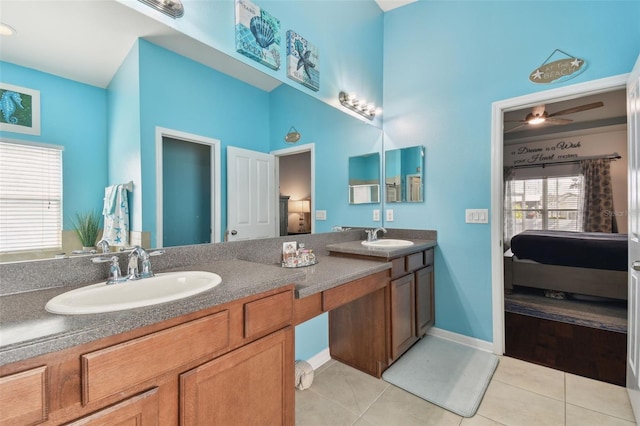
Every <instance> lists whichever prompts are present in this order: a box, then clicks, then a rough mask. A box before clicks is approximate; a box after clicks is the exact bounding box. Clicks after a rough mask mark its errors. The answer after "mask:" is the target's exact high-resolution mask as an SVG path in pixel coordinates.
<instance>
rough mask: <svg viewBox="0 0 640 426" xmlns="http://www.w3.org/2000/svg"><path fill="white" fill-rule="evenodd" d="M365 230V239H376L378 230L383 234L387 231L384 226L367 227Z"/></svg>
mask: <svg viewBox="0 0 640 426" xmlns="http://www.w3.org/2000/svg"><path fill="white" fill-rule="evenodd" d="M365 231H366V233H367V241H377V240H378V231H382V232H383V233H384V234H386V233H387V230H386V229H384V228H376V229H367V230H365Z"/></svg>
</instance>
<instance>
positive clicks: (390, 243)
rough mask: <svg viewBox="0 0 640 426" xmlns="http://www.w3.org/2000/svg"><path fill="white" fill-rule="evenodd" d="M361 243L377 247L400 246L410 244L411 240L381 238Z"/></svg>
mask: <svg viewBox="0 0 640 426" xmlns="http://www.w3.org/2000/svg"><path fill="white" fill-rule="evenodd" d="M362 245H363V246H366V247H378V248H400V247H409V246H412V245H413V241H407V240H394V239H392V238H383V239H381V240H375V241H363V242H362Z"/></svg>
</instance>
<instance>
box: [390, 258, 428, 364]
mask: <svg viewBox="0 0 640 426" xmlns="http://www.w3.org/2000/svg"><path fill="white" fill-rule="evenodd" d="M392 264H393V267H392V269H391V278H392V280H391V282H390V284H389V311H390V327H391V342H390V353H389V355H390V360H389V364H391V363H393V362H394V361H395V360H396V359H398V358H399V357H400V356H401V355H402V354H403V353H405V352H406V351H407V350H408V349H409V348H410V347H411V346H413V344H414V343H416V342H417V341H418V340H419V339H420V338H422V337H423V336H424V335H425V334H427V331H428V330H429V328H430V327H431V326H432V325H433V323H434V313H435V312H434V299H433V295H434V293H433V249H429V250H425V251H422V252H418V253H413V254H410V255H407V256H405V257H400V258H397V259H393V261H392ZM394 278H395V279H394Z"/></svg>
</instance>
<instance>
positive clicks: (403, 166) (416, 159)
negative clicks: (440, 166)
mask: <svg viewBox="0 0 640 426" xmlns="http://www.w3.org/2000/svg"><path fill="white" fill-rule="evenodd" d="M384 184H385V202H387V203H420V202H422V201H424V147H423V146H412V147H408V148H400V149H393V150H390V151H385V153H384Z"/></svg>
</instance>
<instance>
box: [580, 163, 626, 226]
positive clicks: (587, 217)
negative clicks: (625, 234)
mask: <svg viewBox="0 0 640 426" xmlns="http://www.w3.org/2000/svg"><path fill="white" fill-rule="evenodd" d="M580 172H581V173H582V175H583V176H584V178H583V179H584V203H583V209H584V210H583V226H584V231H585V232H617V224H616V218H615V215H614V214H613V192H612V190H611V160H610V159H608V158H599V159H596V160H582V161H580Z"/></svg>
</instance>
